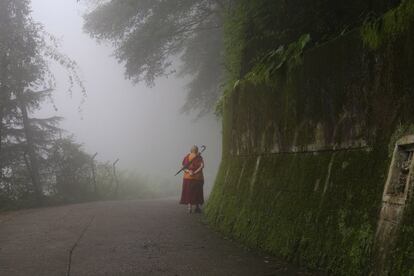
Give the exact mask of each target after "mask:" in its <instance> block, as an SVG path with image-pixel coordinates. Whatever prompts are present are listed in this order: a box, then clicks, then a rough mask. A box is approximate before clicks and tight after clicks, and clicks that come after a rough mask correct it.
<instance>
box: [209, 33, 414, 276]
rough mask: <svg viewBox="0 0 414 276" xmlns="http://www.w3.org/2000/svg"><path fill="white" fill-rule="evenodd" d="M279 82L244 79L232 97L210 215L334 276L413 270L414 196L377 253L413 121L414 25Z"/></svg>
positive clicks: (311, 56)
mask: <svg viewBox="0 0 414 276" xmlns="http://www.w3.org/2000/svg"><path fill="white" fill-rule="evenodd" d="M275 80H276V81H275V85H274V86H272V87H269V86H265V85H263V86H261V85H258V84H255V85H252V84H249V83H248V82H242V83H240V84H239V85H237V86H236V87H235V89H234V91H233V92H232V93H231V94H230V95H228V97H227V98H226V100H225V102H224V111H223V151H224V152H223V160H222V164H221V167H220V171H219V174H218V177H217V180H216V183H215V187H214V189H213V192H212V194H211V196H210V199H209V202H208V205H207V218H208V220H209V221H210V223H211V224H212V225H214V226H215V227H217V228H218V229H219V230H221V231H222V232H223V233H225V234H227V235H229V236H232V237H234V238H236V239H238V240H240V241H242V242H244V243H246V244H247V245H249V246H253V247H259V248H262V249H264V250H266V251H269V252H272V253H274V254H276V255H281V256H284V257H286V258H287V259H289V260H291V261H293V262H296V263H300V264H302V265H306V266H309V267H313V268H319V269H323V270H325V271H328V272H330V273H332V274H333V275H369V274H370V273H372V274H373V275H378V273H379V274H384V275H388V274H389V275H414V204H410V201H411V199H408V201H407V202H406V205H405V207H404V208H405V210H404V215H403V218H402V221H401V223H400V224H399V225H397V226H396V227H395V229H394V231H393V232H391V233H390V235H392V237H391V238H390V239H389V242H390V246H388V247H387V248H388V251H387V254H386V258H385V259H384V260H381V262H382V263H381V264H378V262H379V261H378V260H379V259H378V258H377V257H376V255H377V253H376V251H377V250H378V249H377V247H378V246H379V245H378V244H377V239H378V238H377V235H376V232H377V226H378V222H379V216H380V211H381V206H382V196H383V190H384V184H385V181H386V178H387V173H388V167H389V165H390V160H391V154H392V150H393V148H394V143H395V141H396V140H397V139H398V138H399V137H401V136H403V135H405V134H410V133H411V132H410V130H412V128H411V127H410V125H411V124H413V123H414V28H412V27H410V28H408V29H407V31H405V32H404V33H402V34H399V36H398V38H396V39H393V40H390V41H389V42H388V43H384V44H382V45H381V46H380V47H379V48H377V49H376V50H372V49H370V48H368V47H366V46H364V43H363V38H362V37H361V31H360V29H356V30H354V31H352V32H350V33H348V34H346V35H344V36H341V37H339V38H337V39H335V40H334V41H331V42H329V43H326V44H324V45H320V46H318V47H316V48H313V49H311V50H308V51H306V52H305V53H304V55H303V60H302V64H301V65H299V66H296V67H295V68H294V69H293V71H289V72H287V71H286V72H283V71H281V72H279V73H278V75H277V76H275ZM411 134H412V133H411ZM378 267H381V269H380V271H378V269H377V268H378Z"/></svg>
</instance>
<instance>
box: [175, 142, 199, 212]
mask: <svg viewBox="0 0 414 276" xmlns="http://www.w3.org/2000/svg"><path fill="white" fill-rule="evenodd" d="M183 167H186V169H185V170H184V179H183V190H182V193H181V200H180V204H186V205H188V212H189V213H192V212H193V206H195V210H194V211H195V212H196V213H201V209H200V205H202V204H203V203H204V194H203V185H204V175H203V168H204V161H203V157H201V155H200V153H199V150H198V147H197V146H193V147H192V148H191V152H190V153H189V154H187V156H186V157H184V160H183Z"/></svg>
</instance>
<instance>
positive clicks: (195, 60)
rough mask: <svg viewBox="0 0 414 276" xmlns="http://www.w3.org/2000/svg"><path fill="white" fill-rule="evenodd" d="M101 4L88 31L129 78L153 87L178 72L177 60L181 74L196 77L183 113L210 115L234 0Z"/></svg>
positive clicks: (126, 0) (89, 20)
mask: <svg viewBox="0 0 414 276" xmlns="http://www.w3.org/2000/svg"><path fill="white" fill-rule="evenodd" d="M89 1H90V0H89ZM95 2H96V1H95ZM97 2H98V4H97V6H95V9H94V10H93V11H92V12H90V13H89V14H87V15H86V16H85V25H84V29H85V30H86V32H88V33H89V34H90V35H91V36H92V37H94V38H96V39H98V40H104V41H111V42H112V43H113V45H114V46H115V48H116V57H117V59H118V60H119V62H121V63H124V64H125V75H126V77H128V78H130V79H132V80H133V81H135V82H139V81H145V82H146V83H147V84H148V85H153V84H154V80H155V79H156V78H158V77H161V76H168V75H170V74H172V73H175V72H176V70H175V66H174V63H175V62H176V61H177V58H178V57H179V58H180V59H181V62H182V66H181V68H180V69H179V70H178V73H179V74H180V75H190V76H191V77H192V80H191V81H190V83H189V84H188V89H189V93H188V98H187V102H186V104H185V105H184V107H183V110H184V111H190V110H198V111H199V112H200V114H204V113H206V112H209V111H211V109H212V108H213V107H214V105H215V103H216V100H217V99H218V97H219V95H220V81H221V79H222V73H223V68H222V63H223V62H222V49H223V47H222V44H223V19H224V14H225V13H226V12H227V9H229V7H230V3H231V2H232V1H231V0H169V1H160V0H123V1H118V0H111V1H97Z"/></svg>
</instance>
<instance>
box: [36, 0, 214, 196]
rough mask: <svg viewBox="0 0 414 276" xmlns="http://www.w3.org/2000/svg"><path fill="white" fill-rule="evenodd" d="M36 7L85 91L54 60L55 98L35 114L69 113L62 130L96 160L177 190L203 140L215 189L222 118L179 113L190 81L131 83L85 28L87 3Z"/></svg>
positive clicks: (44, 0) (46, 0)
mask: <svg viewBox="0 0 414 276" xmlns="http://www.w3.org/2000/svg"><path fill="white" fill-rule="evenodd" d="M32 9H33V17H34V19H35V20H36V21H38V22H40V23H42V24H43V25H44V26H45V27H44V28H45V30H46V31H47V32H49V33H51V34H52V35H54V36H55V37H57V38H58V39H59V41H60V49H61V51H62V52H63V53H65V54H66V55H68V56H69V57H71V58H72V59H74V60H75V61H76V62H77V63H78V65H79V67H80V71H81V76H82V79H83V81H84V85H85V87H86V89H87V97H86V98H85V99H83V97H82V95H81V91H80V90H76V88H75V89H74V91H73V95H70V93H68V92H67V90H68V81H67V74H66V73H65V71H64V70H63V69H62V68H60V67H59V66H58V65H53V64H52V68H51V69H52V71H53V72H54V74H55V75H56V81H57V91H56V93H54V102H53V103H51V104H50V105H45V107H44V108H43V109H42V110H41V111H40V112H39V113H38V114H37V116H40V117H49V116H62V117H64V118H65V119H64V121H63V122H62V124H61V126H62V128H63V129H65V130H67V131H68V132H69V133H73V134H74V135H75V140H76V141H77V142H79V143H82V144H83V145H84V149H85V150H86V151H87V152H88V153H90V154H93V153H95V152H98V156H97V160H99V161H102V162H106V161H111V162H113V161H114V160H116V159H117V158H119V159H120V162H119V167H120V168H121V169H124V170H129V171H132V172H136V173H139V174H141V175H144V176H147V177H149V178H153V179H157V181H158V179H159V181H166V182H170V183H177V187H179V185H181V177H178V176H177V177H174V174H175V172H176V171H177V170H178V169H179V166H180V164H181V160H182V158H183V157H184V155H185V154H186V153H187V152H188V151H189V149H190V147H191V145H193V144H198V145H202V144H205V145H206V146H207V150H206V152H205V153H204V155H203V156H204V159H205V163H206V167H205V177H206V190H207V191H209V190H210V189H211V187H212V185H213V182H214V177H215V175H216V172H217V169H218V166H219V162H220V158H221V123H220V121H219V120H218V119H217V118H216V117H215V116H214V115H212V114H211V115H206V116H204V117H202V118H200V119H197V120H196V117H197V114H182V113H181V112H180V108H181V107H182V106H183V104H184V103H185V100H186V94H187V92H186V88H185V86H186V84H187V81H188V80H186V79H183V78H175V77H174V76H170V77H169V78H161V79H158V80H157V81H156V84H155V86H154V87H151V88H149V87H147V86H145V84H138V85H133V84H132V82H131V81H129V80H126V79H125V78H124V67H123V65H122V64H118V63H117V61H116V60H115V58H114V57H113V56H112V53H113V49H112V47H111V45H110V44H98V43H97V42H96V41H95V40H93V39H91V38H90V37H89V36H88V35H87V34H85V33H83V31H82V26H83V18H82V15H83V13H84V12H85V9H86V7H85V6H83V5H82V4H81V3H77V1H75V0H73V1H66V0H65V1H64V0H33V1H32ZM83 101H84V102H83ZM54 107H56V110H55V108H54ZM177 192H179V191H177Z"/></svg>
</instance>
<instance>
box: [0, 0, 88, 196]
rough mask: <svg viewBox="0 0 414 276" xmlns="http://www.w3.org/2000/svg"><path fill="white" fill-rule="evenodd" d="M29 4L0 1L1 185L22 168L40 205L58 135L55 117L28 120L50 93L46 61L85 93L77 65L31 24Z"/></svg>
mask: <svg viewBox="0 0 414 276" xmlns="http://www.w3.org/2000/svg"><path fill="white" fill-rule="evenodd" d="M29 4H30V1H29V0H3V1H1V2H0V57H1V58H0V92H1V95H0V100H1V101H0V138H1V139H0V156H1V157H0V162H1V163H0V171H1V174H0V175H1V178H0V187H1V186H4V185H5V184H4V183H6V184H7V185H8V186H10V181H5V173H7V178H8V179H14V180H16V174H21V172H22V170H21V169H22V167H23V165H22V163H23V164H24V166H25V168H26V170H27V172H28V176H29V178H28V180H30V181H29V182H30V183H31V184H32V187H31V191H32V193H33V194H34V195H35V198H36V199H37V201H38V203H40V202H41V200H42V198H43V186H44V185H43V183H42V176H41V170H42V166H43V163H44V162H43V161H44V159H45V154H46V153H47V149H48V148H49V147H50V146H51V142H52V141H53V140H54V136H55V135H56V133H57V132H59V131H60V129H59V128H58V127H57V124H58V121H59V118H56V117H52V118H46V119H39V118H33V117H31V114H32V113H33V111H35V110H36V109H39V108H40V106H41V104H42V103H43V102H44V100H45V99H47V98H48V97H50V96H51V92H52V90H53V88H54V77H53V74H52V73H51V72H50V71H49V67H48V62H47V61H48V60H49V59H51V60H54V61H57V62H59V64H61V65H62V66H63V67H64V68H65V69H66V70H67V72H68V75H69V80H70V84H71V85H70V87H72V86H73V85H74V83H75V82H76V83H77V84H79V85H80V87H81V89H82V91H83V92H84V91H85V90H84V88H83V85H82V83H81V81H80V78H79V76H78V75H77V72H76V71H77V68H76V63H74V62H73V61H72V60H70V59H69V58H68V57H66V56H65V55H62V54H60V53H59V52H58V51H57V48H56V43H55V41H54V39H53V37H52V36H50V35H48V34H47V33H45V32H44V31H43V29H42V26H41V25H39V24H37V23H36V22H34V21H33V19H32V17H31V12H30V5H29ZM26 182H28V181H26ZM29 190H30V189H29Z"/></svg>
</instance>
